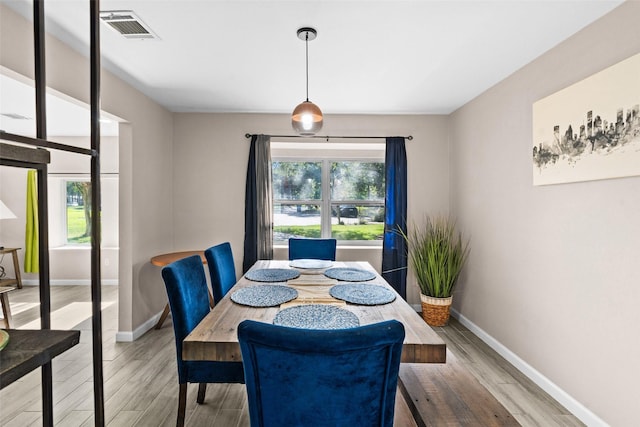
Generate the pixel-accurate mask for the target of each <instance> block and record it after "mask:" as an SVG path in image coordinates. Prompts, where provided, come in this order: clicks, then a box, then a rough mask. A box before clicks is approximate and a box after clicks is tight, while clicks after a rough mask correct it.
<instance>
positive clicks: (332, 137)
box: [244, 133, 413, 141]
mask: <svg viewBox="0 0 640 427" xmlns="http://www.w3.org/2000/svg"><path fill="white" fill-rule="evenodd" d="M253 135H255V134H253V133H245V134H244V137H245V138H251V137H252V136H253ZM268 136H270V137H271V138H318V139H326V140H327V141H328V140H329V139H386V138H388V137H387V136H335V135H268ZM400 138H404V139H408V140H409V141H411V140H413V136H411V135H409V136H401V137H400Z"/></svg>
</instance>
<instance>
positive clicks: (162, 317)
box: [156, 304, 170, 329]
mask: <svg viewBox="0 0 640 427" xmlns="http://www.w3.org/2000/svg"><path fill="white" fill-rule="evenodd" d="M169 311H170V309H169V304H167V305H165V306H164V310H163V311H162V314H161V315H160V318H159V319H158V323H156V329H160V328H162V324H163V323H164V321H165V320H166V319H167V316H168V315H169Z"/></svg>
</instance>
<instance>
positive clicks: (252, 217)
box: [242, 135, 273, 273]
mask: <svg viewBox="0 0 640 427" xmlns="http://www.w3.org/2000/svg"><path fill="white" fill-rule="evenodd" d="M245 185H246V187H245V205H244V258H243V260H242V270H243V273H246V272H247V270H249V268H251V266H252V265H253V264H254V263H255V262H256V261H257V260H259V259H272V258H273V207H272V203H273V202H272V200H273V198H272V194H271V138H270V137H269V135H253V136H252V137H251V147H250V148H249V162H248V164H247V182H246V184H245Z"/></svg>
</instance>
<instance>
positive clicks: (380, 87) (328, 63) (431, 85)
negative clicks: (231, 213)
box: [1, 0, 622, 114]
mask: <svg viewBox="0 0 640 427" xmlns="http://www.w3.org/2000/svg"><path fill="white" fill-rule="evenodd" d="M1 1H2V3H3V4H6V5H8V6H9V7H11V8H12V9H14V10H16V11H18V12H19V13H21V14H22V15H23V16H25V17H28V18H29V19H31V13H32V11H31V0H10V1H7V0H1ZM620 3H622V1H621V0H615V1H612V0H593V1H584V0H572V1H552V0H546V1H531V0H529V1H523V0H508V1H497V0H493V1H486V0H469V1H427V0H424V1H365V0H346V1H344V0H343V1H337V0H336V1H318V0H316V1H313V0H298V1H274V0H261V1H248V0H235V1H228V0H210V1H198V0H182V1H178V0H155V1H145V0H135V1H134V0H129V1H120V0H102V1H101V2H100V4H101V10H133V11H134V12H135V13H136V14H137V15H138V16H139V17H140V18H141V19H142V20H143V21H144V22H145V23H146V24H147V25H148V26H149V27H150V28H151V29H152V30H153V31H154V32H155V33H156V34H157V35H158V36H159V40H145V41H140V40H127V39H124V38H123V37H122V36H120V35H119V34H117V33H116V32H115V31H113V30H111V29H110V28H109V27H108V26H107V25H106V24H101V31H102V34H101V46H102V55H103V59H102V65H103V66H104V67H105V68H107V69H109V70H110V71H112V72H114V73H115V74H116V75H118V76H120V77H121V78H123V79H124V80H126V81H127V82H129V83H130V84H132V85H133V86H135V87H136V88H138V89H139V90H140V91H142V92H143V93H145V94H147V95H148V96H149V97H151V98H152V99H154V100H156V101H157V102H159V103H160V104H162V105H164V106H165V107H167V108H168V109H169V110H171V111H179V112H189V111H200V112H264V113H290V112H291V111H292V110H293V108H294V106H295V105H296V104H298V103H299V102H301V101H303V100H304V98H305V57H304V55H305V47H304V42H302V41H300V40H299V39H298V38H297V37H296V30H297V29H298V28H299V27H302V26H312V27H314V28H316V29H317V31H318V37H317V39H316V40H314V41H312V42H310V43H309V78H310V82H309V98H310V100H311V101H313V102H315V103H316V104H318V106H320V108H321V109H322V110H323V112H324V113H325V114H331V113H371V114H405V113H406V114H422V113H429V114H448V113H450V112H452V111H454V110H455V109H457V108H459V107H460V106H462V105H464V104H465V103H466V102H468V101H470V100H471V99H473V98H474V97H476V96H478V95H479V94H481V93H482V92H483V91H485V90H487V89H488V88H489V87H491V86H493V85H494V84H496V83H497V82H499V81H500V80H502V79H504V78H505V77H507V76H508V75H510V74H511V73H513V72H514V71H516V70H517V69H519V68H520V67H522V66H524V65H525V64H527V63H528V62H530V61H532V60H533V59H535V58H536V57H538V56H539V55H541V54H542V53H544V52H545V51H547V50H549V49H551V48H552V47H554V46H555V45H557V44H558V43H560V42H561V41H563V40H564V39H566V38H567V37H569V36H571V35H572V34H574V33H575V32H577V31H578V30H580V29H581V28H583V27H585V26H586V25H588V24H589V23H591V22H593V21H594V20H596V19H598V18H599V17H601V16H602V15H604V14H605V13H607V12H609V11H610V10H612V9H613V8H615V7H616V6H618V5H619V4H620ZM88 4H89V2H88V1H85V0H82V1H80V0H49V1H47V2H45V9H46V16H47V21H46V25H47V30H48V31H49V32H52V33H54V34H55V35H56V36H57V37H58V38H60V39H62V40H63V41H65V42H66V43H68V44H69V45H71V46H73V47H74V48H75V49H77V50H79V51H81V52H82V53H84V54H87V53H88V47H87V46H88V39H89V37H88V34H89V21H88V13H89V12H88V10H89V6H88Z"/></svg>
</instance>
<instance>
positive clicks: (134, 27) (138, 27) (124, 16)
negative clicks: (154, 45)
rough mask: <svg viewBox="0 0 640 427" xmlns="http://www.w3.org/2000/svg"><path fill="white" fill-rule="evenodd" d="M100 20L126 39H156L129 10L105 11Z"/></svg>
mask: <svg viewBox="0 0 640 427" xmlns="http://www.w3.org/2000/svg"><path fill="white" fill-rule="evenodd" d="M100 19H101V20H102V22H104V23H106V24H108V25H109V27H111V28H112V29H114V30H115V31H117V32H118V33H119V34H121V35H122V36H123V37H125V38H128V39H157V38H158V36H156V35H155V34H154V33H153V31H151V29H150V28H149V27H148V26H147V25H146V24H145V23H144V22H142V20H141V19H140V18H139V17H138V16H137V15H136V14H135V13H133V11H131V10H106V11H103V12H100Z"/></svg>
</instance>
